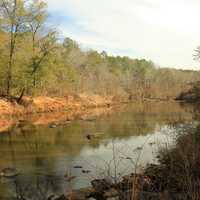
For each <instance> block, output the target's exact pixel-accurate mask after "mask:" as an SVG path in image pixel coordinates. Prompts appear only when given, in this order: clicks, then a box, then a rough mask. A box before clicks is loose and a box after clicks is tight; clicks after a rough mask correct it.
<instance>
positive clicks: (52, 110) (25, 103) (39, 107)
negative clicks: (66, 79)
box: [0, 94, 117, 132]
mask: <svg viewBox="0 0 200 200" xmlns="http://www.w3.org/2000/svg"><path fill="white" fill-rule="evenodd" d="M116 103H117V101H115V100H114V99H113V97H101V96H98V95H90V96H88V95H84V94H81V95H76V96H75V95H74V96H67V97H62V98H58V97H54V98H52V97H46V96H40V97H34V98H30V97H24V98H23V99H22V101H21V103H20V104H17V103H16V102H14V101H13V102H10V101H7V100H6V99H3V98H2V99H0V132H3V131H6V130H8V129H9V128H10V127H12V126H13V125H15V124H17V123H18V122H19V121H24V120H25V121H26V120H28V121H30V122H31V123H32V124H35V125H39V124H40V125H41V124H50V123H62V122H63V123H67V122H68V121H72V120H75V119H81V120H92V119H95V118H96V117H97V116H99V115H101V114H103V113H105V112H106V113H107V112H110V111H111V109H110V107H111V105H115V104H116Z"/></svg>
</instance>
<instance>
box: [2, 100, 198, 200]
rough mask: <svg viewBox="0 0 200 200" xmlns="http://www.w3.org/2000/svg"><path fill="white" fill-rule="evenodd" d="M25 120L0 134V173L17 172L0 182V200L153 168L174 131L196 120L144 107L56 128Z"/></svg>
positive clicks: (180, 109)
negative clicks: (13, 170)
mask: <svg viewBox="0 0 200 200" xmlns="http://www.w3.org/2000/svg"><path fill="white" fill-rule="evenodd" d="M62 115H65V114H62ZM29 118H32V117H31V116H27V117H26V119H25V120H23V121H20V122H18V123H17V125H15V126H13V127H12V128H9V129H8V130H7V131H4V132H2V134H0V158H1V159H0V169H4V168H8V167H9V168H14V169H16V170H17V171H18V172H19V175H18V176H16V177H13V178H5V177H2V178H0V199H12V197H16V195H22V196H25V197H28V196H30V197H32V198H30V199H45V198H46V197H47V196H49V195H51V194H62V193H65V192H66V191H68V190H70V189H75V188H82V187H86V186H89V185H90V181H91V180H92V179H95V178H103V177H109V178H110V179H116V178H119V177H121V176H123V175H126V174H128V173H131V172H135V171H140V170H142V168H143V167H144V166H145V165H146V164H147V163H152V162H156V152H157V151H158V150H159V149H160V148H161V147H166V146H168V145H172V144H173V138H174V136H175V135H176V134H177V132H178V129H179V128H180V127H182V126H183V125H187V124H191V123H193V118H194V116H193V109H192V107H190V106H182V105H180V104H178V103H175V102H163V103H161V102H160V103H159V102H146V103H135V104H130V105H125V106H122V108H119V107H118V108H112V111H110V110H109V112H103V113H102V114H101V115H99V116H97V117H96V118H95V119H90V120H89V119H88V120H81V119H74V120H73V121H71V122H69V121H67V122H66V123H62V124H60V125H52V123H51V125H49V124H42V123H34V122H35V121H36V120H35V121H34V122H33V121H32V120H29ZM43 119H45V115H43ZM57 121H59V119H57ZM62 122H63V118H62Z"/></svg>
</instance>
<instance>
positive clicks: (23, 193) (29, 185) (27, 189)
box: [10, 175, 62, 200]
mask: <svg viewBox="0 0 200 200" xmlns="http://www.w3.org/2000/svg"><path fill="white" fill-rule="evenodd" d="M61 181H62V178H61V177H56V176H52V175H35V176H29V177H28V176H23V175H21V176H18V177H15V178H13V179H12V181H11V182H12V186H11V188H10V189H11V190H12V195H11V196H12V197H11V199H16V200H27V199H31V200H47V199H50V198H49V197H50V196H51V195H56V194H57V195H61V193H62V192H61V191H60V188H61V186H60V182H61Z"/></svg>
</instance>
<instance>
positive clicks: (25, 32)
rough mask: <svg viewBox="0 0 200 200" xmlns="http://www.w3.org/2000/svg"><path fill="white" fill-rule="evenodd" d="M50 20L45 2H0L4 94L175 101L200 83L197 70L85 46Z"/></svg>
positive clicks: (0, 76)
mask: <svg viewBox="0 0 200 200" xmlns="http://www.w3.org/2000/svg"><path fill="white" fill-rule="evenodd" d="M48 17H49V14H48V5H47V4H46V3H45V2H44V1H40V0H31V1H30V0H29V1H27V0H15V1H7V0H1V1H0V60H1V62H0V95H1V96H7V97H9V96H12V95H13V96H20V95H21V94H23V95H27V96H39V95H41V94H43V95H46V96H65V95H68V94H80V93H87V94H91V93H92V94H99V95H102V96H107V95H112V96H123V97H125V98H126V97H127V98H129V99H143V98H161V99H171V98H175V97H176V96H177V95H178V94H179V93H180V92H181V91H183V90H185V89H187V88H188V87H191V85H192V84H193V82H196V81H198V80H199V77H200V74H199V72H197V71H190V70H177V69H170V68H161V67H159V66H157V65H156V64H155V63H153V62H152V61H150V60H145V59H137V58H129V57H122V56H112V55H109V54H108V53H107V52H105V51H102V52H97V51H95V50H93V49H85V48H82V46H81V44H79V43H78V42H76V41H74V40H73V39H71V38H69V37H65V38H64V37H61V34H60V33H59V31H57V30H56V29H55V28H54V27H53V28H52V25H49V22H48ZM60 38H62V39H60ZM191 80H192V81H191Z"/></svg>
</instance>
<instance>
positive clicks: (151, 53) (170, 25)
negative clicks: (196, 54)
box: [47, 0, 200, 68]
mask: <svg viewBox="0 0 200 200" xmlns="http://www.w3.org/2000/svg"><path fill="white" fill-rule="evenodd" d="M47 1H48V3H49V10H50V12H52V13H57V14H61V15H62V16H65V17H66V19H67V18H69V17H70V18H72V19H73V20H69V21H67V22H66V23H65V21H64V20H63V23H60V29H61V30H62V32H63V33H64V34H65V35H68V36H71V37H72V38H73V39H76V40H77V41H79V42H80V43H82V44H84V45H86V46H88V47H91V48H96V49H98V50H103V49H105V50H107V51H108V52H109V53H116V52H117V53H118V54H119V53H120V52H121V54H127V55H129V56H131V57H140V58H141V57H143V58H147V59H152V60H153V61H155V62H157V63H158V64H160V65H161V66H171V67H173V66H174V67H182V68H195V67H196V68H198V65H199V67H200V64H198V63H196V62H194V61H193V58H192V54H193V50H194V48H196V46H197V45H200V20H198V19H200V12H199V11H200V2H199V1H198V0H190V1H188V0H187V1H186V0H168V1H166V0H59V1H55V0H47Z"/></svg>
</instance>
